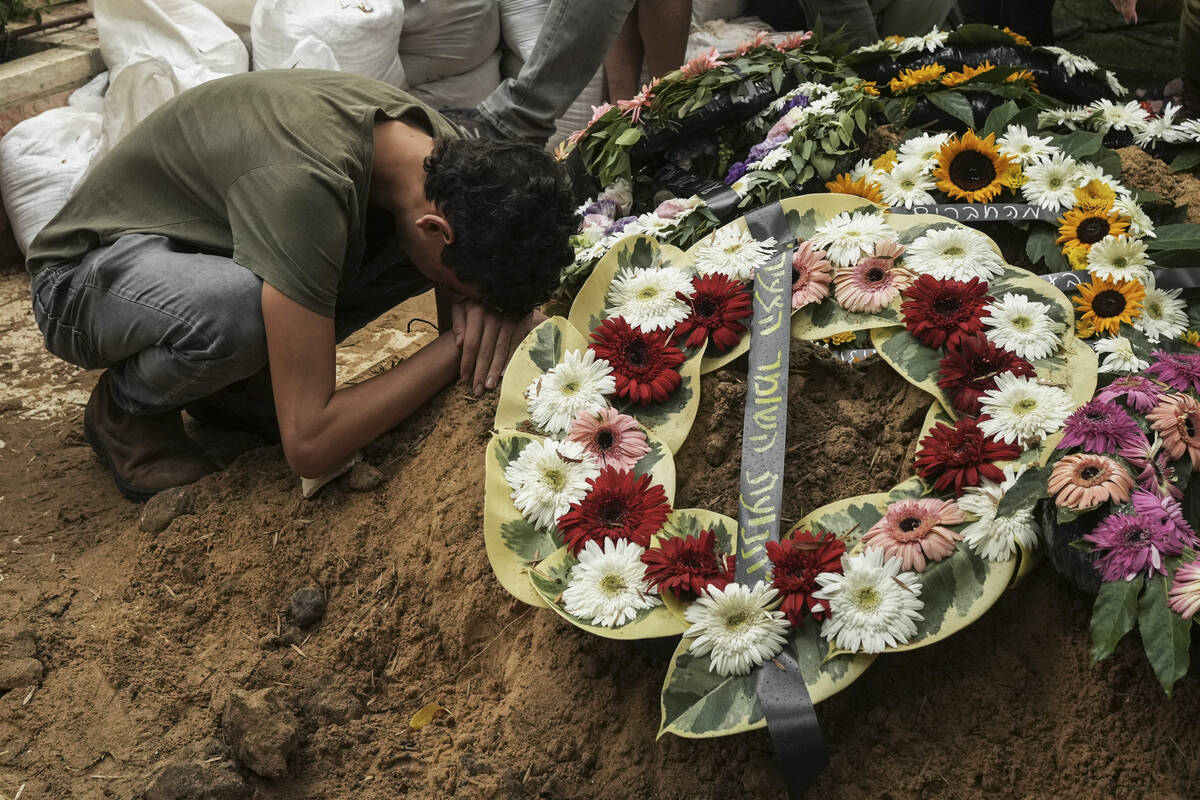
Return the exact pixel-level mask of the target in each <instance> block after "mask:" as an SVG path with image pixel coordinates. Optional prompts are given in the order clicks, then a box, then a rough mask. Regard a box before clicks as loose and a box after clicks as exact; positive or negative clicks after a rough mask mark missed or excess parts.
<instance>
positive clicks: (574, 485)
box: [504, 439, 600, 530]
mask: <svg viewBox="0 0 1200 800" xmlns="http://www.w3.org/2000/svg"><path fill="white" fill-rule="evenodd" d="M599 475H600V468H599V467H597V466H596V462H595V461H594V460H593V459H592V457H591V456H590V455H588V454H587V452H586V451H584V449H583V445H581V444H579V443H578V442H570V441H568V442H556V441H554V440H552V439H541V440H534V441H532V442H530V443H529V444H527V445H525V449H524V450H522V451H521V455H520V456H518V457H517V459H516V460H515V461H512V462H509V465H508V467H507V468H505V470H504V478H505V480H507V481H508V485H509V486H510V487H511V488H512V498H513V504H514V505H515V506H516V507H517V510H518V511H520V512H521V516H523V517H525V519H527V520H529V521H530V522H532V523H533V524H534V525H536V526H537V527H539V528H543V529H547V530H548V529H549V528H551V527H553V525H554V521H555V520H557V519H558V518H559V517H561V516H562V515H563V514H565V513H567V511H569V510H570V508H571V503H575V502H578V501H579V500H582V499H583V496H584V495H586V494H587V491H588V483H587V481H588V478H595V477H598V476H599Z"/></svg>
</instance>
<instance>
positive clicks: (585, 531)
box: [558, 467, 671, 554]
mask: <svg viewBox="0 0 1200 800" xmlns="http://www.w3.org/2000/svg"><path fill="white" fill-rule="evenodd" d="M588 484H590V485H591V489H589V490H588V493H587V494H586V495H584V496H583V499H582V500H580V501H579V502H577V503H572V504H571V510H570V511H568V512H567V513H565V514H563V515H562V516H561V517H559V518H558V532H559V533H561V534H562V537H563V543H564V544H565V545H566V546H567V547H568V548H569V549H570V551H571V552H572V553H573V554H574V553H578V552H579V551H580V550H582V549H583V546H584V545H585V544H587V543H588V542H590V541H595V542H597V543H603V541H604V540H605V539H628V540H629V541H631V542H633V543H634V544H636V545H640V546H642V547H649V546H650V537H651V536H653V535H654V534H656V533H658V530H659V529H660V528H661V527H662V526H663V523H664V522H666V521H667V516H668V515H669V514H670V513H671V504H670V503H668V502H667V493H666V492H665V491H663V487H661V486H659V485H658V484H656V483H651V482H650V476H649V475H641V476H638V477H634V474H633V473H632V472H630V471H628V470H623V469H621V470H618V469H613V468H612V467H605V468H604V469H603V470H601V471H600V475H599V476H597V477H595V478H589V479H588Z"/></svg>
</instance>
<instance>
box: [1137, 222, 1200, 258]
mask: <svg viewBox="0 0 1200 800" xmlns="http://www.w3.org/2000/svg"><path fill="white" fill-rule="evenodd" d="M1155 233H1156V234H1157V235H1156V236H1155V237H1154V238H1153V239H1145V240H1144V241H1145V243H1146V249H1147V250H1149V251H1150V252H1159V251H1163V250H1200V225H1190V224H1188V223H1182V224H1179V225H1163V226H1161V227H1159V228H1157V229H1156V231H1155Z"/></svg>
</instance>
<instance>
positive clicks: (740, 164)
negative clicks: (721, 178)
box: [725, 161, 748, 186]
mask: <svg viewBox="0 0 1200 800" xmlns="http://www.w3.org/2000/svg"><path fill="white" fill-rule="evenodd" d="M747 171H748V170H747V168H746V162H745V161H735V162H733V163H732V164H730V165H729V171H728V172H726V173H725V185H726V186H732V185H733V184H734V183H736V182H737V180H738V179H739V178H741V177H742V176H743V175H745V174H746V172H747Z"/></svg>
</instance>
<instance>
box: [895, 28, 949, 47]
mask: <svg viewBox="0 0 1200 800" xmlns="http://www.w3.org/2000/svg"><path fill="white" fill-rule="evenodd" d="M949 37H950V31H941V30H938V29H937V28H934V29H933V30H931V31H930V32H929V33H927V34H925V35H923V36H908V37H906V38H905V39H904V41H902V42H900V43H899V45H900V52H901V53H920V52H925V53H932V52H933V51H934V50H937V49H938V48H939V47H941V46H942V45H944V44H945V43H946V39H948V38H949Z"/></svg>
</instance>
